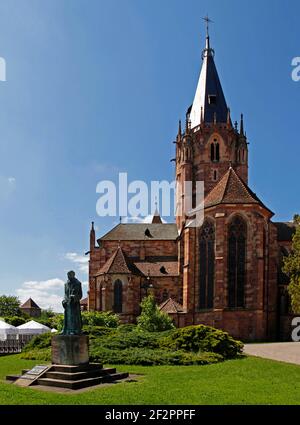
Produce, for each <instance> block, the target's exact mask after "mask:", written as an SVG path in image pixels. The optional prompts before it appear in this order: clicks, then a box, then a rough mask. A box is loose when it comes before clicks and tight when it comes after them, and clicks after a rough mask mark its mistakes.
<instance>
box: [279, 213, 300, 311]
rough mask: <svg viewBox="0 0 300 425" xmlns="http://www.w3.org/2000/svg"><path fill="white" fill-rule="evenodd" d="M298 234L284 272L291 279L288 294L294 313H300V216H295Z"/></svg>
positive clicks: (294, 238) (285, 259) (286, 259)
mask: <svg viewBox="0 0 300 425" xmlns="http://www.w3.org/2000/svg"><path fill="white" fill-rule="evenodd" d="M294 223H295V224H296V232H295V234H294V236H293V244H292V252H291V253H290V255H289V256H288V257H286V258H284V266H283V272H284V273H286V274H287V275H288V276H289V278H290V284H289V286H288V292H289V295H290V297H291V304H292V309H293V312H294V313H299V312H300V215H298V214H297V215H295V216H294Z"/></svg>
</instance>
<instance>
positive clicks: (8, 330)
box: [0, 319, 19, 341]
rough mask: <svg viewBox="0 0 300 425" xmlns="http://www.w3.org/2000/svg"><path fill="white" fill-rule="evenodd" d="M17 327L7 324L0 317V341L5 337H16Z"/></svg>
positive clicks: (5, 338)
mask: <svg viewBox="0 0 300 425" xmlns="http://www.w3.org/2000/svg"><path fill="white" fill-rule="evenodd" d="M18 333H19V332H18V329H17V328H16V327H15V326H12V325H9V324H8V323H6V322H4V320H1V319H0V341H6V340H7V339H17V335H18Z"/></svg>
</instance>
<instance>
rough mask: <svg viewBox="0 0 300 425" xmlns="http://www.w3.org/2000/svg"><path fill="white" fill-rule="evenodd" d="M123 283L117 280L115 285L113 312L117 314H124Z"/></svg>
mask: <svg viewBox="0 0 300 425" xmlns="http://www.w3.org/2000/svg"><path fill="white" fill-rule="evenodd" d="M122 289H123V287H122V282H121V281H120V279H117V280H116V281H115V283H114V305H113V310H114V312H115V313H122V302H123V300H122V298H123V296H122V295H123V294H122Z"/></svg>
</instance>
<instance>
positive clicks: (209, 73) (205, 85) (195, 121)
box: [190, 36, 228, 128]
mask: <svg viewBox="0 0 300 425" xmlns="http://www.w3.org/2000/svg"><path fill="white" fill-rule="evenodd" d="M202 58H203V63H202V68H201V72H200V77H199V81H198V86H197V90H196V94H195V98H194V101H193V105H192V107H191V112H190V120H191V126H192V128H194V127H196V126H198V125H199V124H200V122H201V112H202V117H203V121H204V122H205V123H212V122H213V121H214V115H216V120H217V122H220V123H225V122H227V113H228V108H227V104H226V100H225V96H224V93H223V89H222V86H221V83H220V79H219V76H218V72H217V69H216V65H215V62H214V50H213V49H211V48H210V44H209V36H207V37H206V46H205V49H204V50H203V53H202Z"/></svg>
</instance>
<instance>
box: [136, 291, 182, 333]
mask: <svg viewBox="0 0 300 425" xmlns="http://www.w3.org/2000/svg"><path fill="white" fill-rule="evenodd" d="M141 308H142V313H141V315H140V316H139V317H138V319H137V323H138V327H139V328H140V329H143V330H145V331H148V332H160V331H165V330H168V329H172V328H174V324H173V322H172V319H171V318H170V317H169V316H168V315H167V314H166V313H164V312H162V311H160V310H159V308H158V306H157V304H156V302H155V299H154V296H153V295H149V296H148V297H146V298H144V299H143V301H142V302H141Z"/></svg>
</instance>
